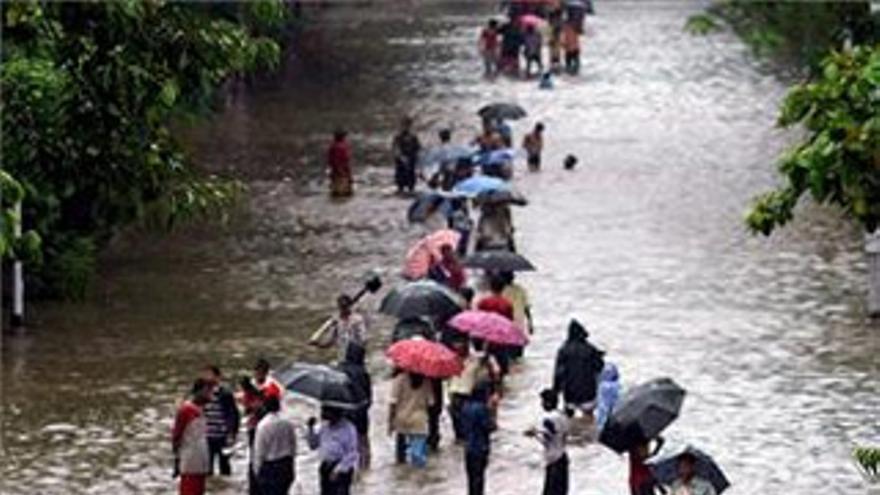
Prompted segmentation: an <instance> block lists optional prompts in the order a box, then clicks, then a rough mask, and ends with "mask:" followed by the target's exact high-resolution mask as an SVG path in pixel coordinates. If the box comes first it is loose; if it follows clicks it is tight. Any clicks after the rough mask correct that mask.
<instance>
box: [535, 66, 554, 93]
mask: <svg viewBox="0 0 880 495" xmlns="http://www.w3.org/2000/svg"><path fill="white" fill-rule="evenodd" d="M538 89H553V73H552V72H550V71H549V70H548V71H547V72H545V73H543V74H541V80H540V81H538Z"/></svg>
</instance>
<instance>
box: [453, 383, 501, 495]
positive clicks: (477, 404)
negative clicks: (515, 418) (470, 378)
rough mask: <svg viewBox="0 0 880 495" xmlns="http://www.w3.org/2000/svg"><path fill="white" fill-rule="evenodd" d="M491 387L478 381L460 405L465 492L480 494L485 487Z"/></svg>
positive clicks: (488, 450) (489, 445)
mask: <svg viewBox="0 0 880 495" xmlns="http://www.w3.org/2000/svg"><path fill="white" fill-rule="evenodd" d="M490 389H491V385H490V384H489V383H488V382H485V381H483V382H480V383H477V384H476V385H475V386H474V389H473V391H472V392H471V394H470V395H469V396H468V397H467V398H466V399H465V400H464V405H463V406H462V408H461V429H462V433H463V436H464V465H465V472H466V473H467V480H468V495H483V493H485V489H486V467H488V465H489V452H490V450H491V448H490V447H491V438H490V436H491V434H492V431H494V430H495V424H494V422H493V420H492V414H491V412H490V411H489V406H488V404H487V401H488V399H489V392H490Z"/></svg>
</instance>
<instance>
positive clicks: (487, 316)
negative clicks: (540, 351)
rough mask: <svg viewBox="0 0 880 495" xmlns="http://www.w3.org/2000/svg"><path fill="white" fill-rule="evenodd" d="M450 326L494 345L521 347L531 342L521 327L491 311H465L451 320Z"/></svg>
mask: <svg viewBox="0 0 880 495" xmlns="http://www.w3.org/2000/svg"><path fill="white" fill-rule="evenodd" d="M449 326H451V327H452V328H455V329H456V330H459V331H461V332H464V333H466V334H468V335H470V336H471V337H473V338H477V339H482V340H485V341H486V342H490V343H493V344H502V345H517V346H520V345H526V344H527V343H528V341H529V338H528V337H526V334H525V332H523V330H522V328H520V327H519V325H517V324H516V323H514V322H512V321H510V320H508V319H507V318H505V317H503V316H501V315H499V314H496V313H491V312H489V311H463V312H461V313H459V314H457V315H455V316H453V317H452V319H451V320H449Z"/></svg>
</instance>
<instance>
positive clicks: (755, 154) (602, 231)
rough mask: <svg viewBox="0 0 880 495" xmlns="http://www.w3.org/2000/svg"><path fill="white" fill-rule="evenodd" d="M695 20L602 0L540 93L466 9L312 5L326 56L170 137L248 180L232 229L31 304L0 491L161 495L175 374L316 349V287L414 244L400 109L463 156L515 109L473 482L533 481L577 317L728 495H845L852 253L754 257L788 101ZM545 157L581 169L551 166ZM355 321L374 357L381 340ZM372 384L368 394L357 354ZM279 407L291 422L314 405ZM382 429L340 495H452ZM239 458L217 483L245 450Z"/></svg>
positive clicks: (599, 489)
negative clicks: (482, 472)
mask: <svg viewBox="0 0 880 495" xmlns="http://www.w3.org/2000/svg"><path fill="white" fill-rule="evenodd" d="M697 8H699V5H693V6H692V5H688V4H687V3H686V2H668V3H663V2H659V3H658V2H645V3H642V2H604V3H603V2H600V3H599V13H600V15H599V16H597V17H595V18H591V19H590V20H589V30H590V34H589V36H588V38H587V39H586V45H585V47H584V60H583V66H584V74H583V75H582V76H581V77H580V78H578V79H568V78H562V79H560V80H559V81H557V86H556V89H554V90H553V91H539V90H538V89H537V87H536V84H532V83H524V82H519V81H507V80H499V81H496V82H486V81H482V80H481V79H480V78H479V62H478V60H477V59H476V56H475V53H474V45H475V43H474V39H475V33H476V30H477V29H478V27H479V25H480V24H481V23H482V21H483V19H484V17H485V15H487V14H488V10H486V11H480V12H478V11H479V10H480V9H478V8H477V7H475V6H472V5H463V6H460V7H455V6H435V7H423V8H418V7H413V6H407V7H406V8H401V9H398V10H400V11H399V12H395V13H393V14H389V13H387V12H382V11H379V10H372V11H363V10H361V11H358V12H356V13H352V12H351V11H347V10H345V9H340V10H335V11H327V12H326V13H325V14H323V19H322V20H321V21H320V29H315V30H313V31H311V32H308V33H305V34H303V36H302V38H301V42H302V43H303V44H304V46H308V47H315V46H318V47H322V49H323V50H325V52H324V53H329V56H327V57H326V58H317V57H315V56H314V55H309V53H307V52H300V53H296V54H294V55H293V57H292V62H291V64H289V68H288V69H286V70H285V74H284V77H282V78H280V80H279V81H276V82H275V83H271V84H268V87H264V88H261V89H260V90H259V91H255V92H253V93H252V94H250V95H243V96H242V97H241V98H240V99H239V100H237V101H236V102H235V103H234V104H233V105H232V106H231V107H230V108H229V109H228V111H227V112H225V113H224V114H223V115H222V116H220V117H218V118H217V119H215V120H214V121H213V122H210V123H208V124H206V126H205V128H203V129H201V130H199V131H198V132H195V133H194V136H193V137H192V139H191V141H192V143H193V149H194V150H195V152H196V154H197V156H198V157H199V160H200V161H201V162H203V163H204V164H205V165H206V166H207V167H209V168H212V169H214V170H219V171H234V172H235V173H237V174H239V175H241V176H244V177H248V178H249V181H250V183H251V193H252V195H251V200H250V202H249V205H248V208H247V210H248V212H246V213H245V215H244V217H243V218H241V219H239V220H238V221H236V222H235V223H234V224H233V225H232V226H230V227H229V228H228V229H212V228H203V229H200V230H198V231H190V232H186V233H182V234H180V235H176V236H173V237H172V238H165V239H153V238H146V239H139V240H138V242H136V243H134V242H131V241H128V242H122V243H120V245H119V246H116V248H115V249H114V250H113V252H112V253H111V255H110V260H109V263H108V268H107V270H106V273H105V274H104V282H103V283H102V285H101V290H100V293H99V295H98V296H97V297H96V298H95V300H94V301H92V302H91V303H89V304H86V305H83V306H52V307H43V308H40V313H39V314H38V315H36V318H37V319H38V320H39V325H37V327H36V328H35V329H34V330H33V331H32V332H31V333H30V334H29V335H28V336H26V337H16V338H12V339H7V340H6V342H5V348H4V350H3V352H4V354H3V367H2V371H3V390H2V393H3V417H2V427H3V447H4V452H3V456H4V461H3V467H2V469H3V471H2V479H3V483H4V485H3V493H15V494H18V493H40V494H72V493H100V494H106V493H170V492H171V491H172V490H173V485H172V482H171V479H170V469H169V467H170V466H169V461H168V458H169V456H168V450H169V447H168V445H167V434H168V428H169V422H170V416H171V414H172V412H173V407H174V403H175V401H176V400H177V399H178V398H179V396H180V395H181V393H182V391H183V390H184V389H185V384H186V382H187V381H188V379H189V377H191V376H192V374H193V372H194V370H196V369H198V367H199V366H200V365H202V364H203V363H205V362H208V361H211V362H217V363H218V364H220V365H221V366H222V367H223V368H224V369H226V370H227V374H229V375H234V374H238V373H240V372H244V371H245V370H246V369H247V368H248V367H249V365H250V363H251V362H252V361H253V360H254V358H255V357H256V356H258V355H265V356H268V357H270V358H271V359H273V360H274V361H275V362H279V363H280V362H283V361H287V360H291V359H304V360H316V359H322V358H326V357H327V356H326V355H321V354H320V353H318V352H317V351H313V350H310V349H308V348H306V347H304V346H303V345H302V342H303V341H304V336H305V335H307V333H308V332H310V331H311V330H312V329H313V328H314V327H315V325H316V324H317V323H318V322H319V321H320V320H321V318H322V316H323V315H325V314H326V312H327V311H329V309H330V308H331V306H332V300H333V297H334V295H335V294H336V293H337V291H338V290H340V288H343V289H346V290H355V289H356V288H357V287H358V285H359V284H360V277H362V275H363V274H364V273H366V272H367V271H369V270H371V269H379V270H381V271H383V273H385V274H386V276H387V277H389V278H393V276H394V274H395V273H396V271H397V270H398V267H399V263H400V260H401V257H402V253H403V252H404V251H405V249H406V247H407V245H408V244H409V243H410V242H411V241H412V240H413V239H415V238H417V237H418V236H419V235H420V234H421V232H420V230H419V228H418V227H412V226H409V225H407V224H406V223H405V221H404V215H403V209H404V207H405V205H406V203H405V202H403V201H402V200H400V199H397V198H395V197H393V196H392V195H390V194H389V191H388V185H389V184H390V182H391V170H390V168H389V167H388V166H387V157H386V155H385V152H386V149H387V146H388V143H389V140H390V135H391V132H392V131H393V128H394V126H395V123H396V122H397V120H398V118H399V117H400V116H401V115H403V114H404V113H412V114H416V115H417V116H418V121H419V124H420V126H421V129H422V130H423V131H424V132H423V140H430V139H432V138H433V131H434V130H436V129H437V128H438V127H440V126H445V125H451V126H453V127H454V128H455V129H456V133H457V135H458V137H460V138H462V139H464V138H466V137H467V136H469V135H470V133H472V132H474V131H475V126H476V122H475V119H474V115H473V113H474V111H475V109H476V108H478V107H479V105H480V104H482V103H485V102H487V101H490V100H512V101H516V102H518V103H520V104H522V105H523V106H524V107H526V108H527V109H528V110H529V111H530V117H529V118H528V119H525V121H523V122H519V123H517V124H516V131H517V132H518V134H520V135H521V133H522V132H523V131H524V130H525V129H526V128H527V127H530V126H531V124H532V122H533V119H532V117H534V118H535V119H541V120H542V121H543V122H544V123H545V124H546V126H547V129H548V131H547V137H546V142H547V149H548V151H547V156H546V158H545V163H546V165H545V170H544V171H543V172H542V173H541V174H535V175H528V174H526V173H521V174H519V177H518V178H517V182H518V186H519V187H520V188H522V189H523V190H525V191H527V192H528V194H529V196H530V198H531V200H532V203H531V205H530V206H529V207H528V208H525V209H521V210H517V211H516V212H515V222H516V225H517V228H518V237H519V243H520V246H521V249H522V251H523V252H524V253H526V254H527V255H528V256H529V257H530V258H531V259H532V260H533V261H534V262H535V263H536V264H537V265H538V266H539V267H540V271H539V272H538V273H535V274H529V275H527V276H524V277H523V280H524V282H525V284H526V285H527V286H528V288H529V289H530V290H531V292H532V296H533V299H534V301H533V302H534V312H535V315H536V318H537V324H538V333H537V335H536V337H535V339H534V343H533V344H532V345H531V346H530V348H529V350H528V358H527V359H526V361H525V362H524V364H523V365H522V366H521V367H520V369H518V370H517V371H516V372H515V374H514V376H513V377H512V379H511V383H510V394H509V398H508V399H507V400H506V401H505V403H504V404H503V409H502V411H501V417H500V421H501V431H500V432H499V433H498V434H497V435H496V437H495V445H494V446H493V448H494V451H493V454H492V455H493V457H492V463H491V471H490V475H489V487H490V489H491V490H493V491H496V492H497V493H505V494H527V493H536V492H537V491H538V490H539V486H540V483H541V478H542V467H541V460H540V453H539V449H538V447H537V445H535V444H533V443H532V441H530V440H529V439H526V438H524V437H522V436H521V435H520V434H519V432H520V431H522V430H524V429H525V428H526V427H527V426H529V423H530V421H532V420H533V418H534V417H535V416H536V415H537V414H538V410H537V402H536V397H535V394H536V392H537V390H538V389H539V388H540V387H542V386H543V385H544V384H545V383H547V381H548V380H549V375H550V370H551V365H552V360H553V355H554V353H555V349H556V347H557V345H558V344H559V341H560V340H561V339H562V337H563V335H564V331H563V329H564V325H565V323H566V321H567V319H568V318H569V317H570V316H571V315H578V316H580V317H581V318H582V319H583V320H584V321H586V322H587V323H588V326H589V327H590V329H591V332H592V334H593V335H594V339H595V340H596V341H597V342H598V344H600V345H601V346H602V347H604V348H605V349H607V351H608V353H609V356H610V359H613V360H614V361H615V362H616V363H617V364H618V365H619V366H620V368H621V371H622V374H623V377H624V380H625V382H627V383H633V382H637V381H641V380H645V379H648V378H651V377H654V376H657V375H670V376H673V377H675V378H676V380H677V381H679V382H680V383H682V384H683V385H684V386H685V387H686V388H688V390H689V391H690V394H689V396H688V399H687V401H686V403H685V412H684V415H683V417H682V418H681V419H680V420H679V421H678V422H677V423H676V425H675V426H674V427H673V428H672V430H671V431H670V432H669V437H670V438H675V439H683V440H688V441H692V442H694V443H698V444H700V445H701V446H703V447H704V448H705V449H706V450H707V451H709V452H712V453H714V454H715V455H716V456H717V457H718V458H719V460H720V461H721V462H722V463H723V465H724V466H725V468H726V469H727V471H728V474H729V477H730V478H731V480H733V482H734V487H733V489H732V490H731V491H730V493H731V494H734V495H735V494H752V493H864V492H865V489H864V488H862V485H861V481H860V479H859V477H858V475H857V474H856V473H855V471H854V470H853V469H852V468H851V466H850V464H849V461H848V453H849V450H850V448H851V446H852V444H853V443H854V442H857V441H865V440H869V439H872V438H873V439H874V440H876V439H877V438H878V435H880V426H878V424H877V421H876V419H877V411H878V410H880V393H878V392H880V380H878V375H880V362H878V359H877V356H878V355H880V337H878V333H877V329H876V327H871V326H869V325H868V324H867V323H865V321H864V318H863V314H864V312H863V308H862V292H863V290H864V287H863V283H864V281H863V278H864V266H863V262H862V256H861V253H860V251H859V239H858V236H857V235H856V233H855V232H854V231H852V230H851V229H850V228H848V227H847V226H845V225H842V224H841V223H840V221H839V220H838V219H837V218H836V217H835V216H834V215H833V214H829V213H827V212H821V211H816V210H815V209H811V208H806V209H805V215H804V216H805V217H808V218H809V223H808V222H806V221H799V222H795V224H794V225H792V226H791V227H790V228H789V229H787V230H786V231H784V232H782V233H781V234H780V235H778V236H776V237H774V238H773V239H770V240H763V239H754V238H752V237H751V236H749V235H748V234H747V233H746V232H745V231H744V228H743V227H742V222H741V217H742V213H743V210H744V208H745V205H746V204H747V201H748V199H749V197H750V196H751V195H752V194H753V193H754V192H755V191H758V190H761V189H763V188H766V187H768V186H770V185H771V184H772V181H773V175H772V174H773V173H772V167H771V162H772V160H773V157H774V156H776V155H777V153H778V152H779V150H780V149H781V148H782V147H783V146H784V144H785V136H782V135H780V134H778V133H777V132H776V131H774V130H773V129H772V122H773V119H774V116H775V107H776V104H777V103H778V101H779V99H780V98H781V96H782V94H783V91H784V87H783V85H781V84H780V83H779V82H777V81H776V80H775V79H774V78H773V77H771V76H769V75H765V74H762V73H761V72H760V71H759V69H758V68H757V67H756V66H755V65H754V64H753V63H752V62H751V61H750V59H749V57H748V54H747V51H746V50H745V48H744V47H743V46H742V45H741V44H740V43H739V42H738V41H736V40H735V39H734V38H732V37H731V36H729V35H719V36H713V37H708V38H692V37H689V36H687V35H685V34H683V33H682V30H681V26H682V25H683V22H684V20H685V19H686V17H687V16H688V15H689V14H690V13H692V12H693V11H694V10H695V9H697ZM367 13H369V15H366V14H367ZM415 14H419V15H415ZM389 16H390V17H391V18H393V22H391V21H389V20H388V18H389ZM353 19H355V21H353ZM337 125H344V126H346V127H348V128H349V129H350V130H351V136H352V139H353V141H354V143H355V148H356V150H355V154H356V159H357V165H356V166H357V169H358V177H357V179H358V184H357V187H358V192H357V195H356V197H355V198H353V199H352V200H350V201H347V202H341V203H336V202H331V201H330V200H329V199H328V198H327V197H326V195H325V189H324V185H323V183H322V182H321V180H320V178H321V165H322V156H323V155H322V151H323V149H324V146H325V144H326V140H327V138H328V135H329V131H330V130H331V129H332V128H333V127H335V126H337ZM568 153H574V154H575V155H577V156H578V157H580V159H581V163H580V165H579V168H578V169H577V170H576V171H574V172H570V173H569V172H564V171H563V170H562V168H561V162H562V157H563V156H565V154H568ZM373 323H374V329H375V332H376V334H377V336H378V337H379V338H377V339H376V340H377V342H376V347H377V349H378V348H379V347H380V346H381V343H380V342H378V340H381V339H383V338H385V337H386V336H385V335H384V334H386V333H388V331H389V322H387V321H385V320H383V319H381V318H379V317H378V316H377V317H375V318H374V321H373ZM371 366H372V367H373V369H374V373H375V374H376V376H377V378H379V379H378V380H377V381H379V382H380V385H379V390H378V391H377V395H378V396H380V397H382V396H384V395H385V394H386V392H387V385H385V384H384V383H382V382H383V380H382V379H381V378H382V377H384V376H385V375H386V374H387V368H386V365H385V363H384V362H383V360H382V358H381V354H379V353H378V352H376V353H375V354H374V356H373V358H372V364H371ZM290 406H291V408H292V411H293V413H295V414H296V417H297V418H298V419H302V418H304V417H305V415H306V414H307V413H308V412H309V411H308V408H307V407H305V406H302V405H300V404H291V405H290ZM384 415H385V405H384V403H383V402H382V401H380V402H379V404H377V406H376V407H375V408H374V430H373V431H374V433H373V436H374V438H373V445H374V450H375V454H376V459H375V463H374V468H373V469H372V470H371V471H370V472H369V473H366V474H365V476H364V477H363V479H362V482H361V484H360V486H359V488H358V491H359V493H364V494H379V493H400V494H404V493H412V490H413V487H415V486H422V487H426V488H427V489H430V490H431V491H432V493H448V494H457V493H462V489H463V486H464V479H463V468H462V466H461V463H462V460H461V455H460V452H458V449H457V448H456V447H454V446H452V445H449V444H448V443H447V444H445V445H444V447H443V454H442V455H441V456H439V457H436V458H434V459H433V460H432V463H431V466H430V467H429V468H428V469H427V470H426V471H424V472H418V473H415V472H412V471H410V470H408V469H405V468H398V467H395V466H393V462H392V455H391V451H392V447H391V441H390V440H389V439H386V438H385V437H384V435H382V432H383V431H384V425H383V424H382V422H383V419H384ZM571 455H572V463H573V466H574V467H573V472H572V476H573V483H574V486H575V487H576V489H577V492H578V493H583V494H600V493H601V494H609V493H624V492H625V479H626V466H625V462H624V460H623V459H622V458H619V457H617V456H615V455H613V454H611V453H609V452H608V451H606V450H605V449H602V448H599V447H595V446H593V447H587V448H583V447H576V448H573V449H572V452H571ZM236 460H237V466H236V467H237V469H238V473H239V474H240V473H242V471H243V469H244V465H243V463H244V453H243V452H240V453H239V455H238V456H237V458H236ZM313 467H314V459H313V458H312V456H311V455H310V454H306V453H303V455H302V462H301V468H300V469H299V473H300V481H299V484H300V489H301V490H302V493H314V487H315V483H316V480H315V473H314V469H313ZM242 489H243V480H242V476H240V475H239V476H236V477H234V478H233V479H231V480H212V485H211V492H213V493H229V494H232V493H242Z"/></svg>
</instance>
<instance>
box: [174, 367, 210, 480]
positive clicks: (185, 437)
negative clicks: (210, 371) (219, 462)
mask: <svg viewBox="0 0 880 495" xmlns="http://www.w3.org/2000/svg"><path fill="white" fill-rule="evenodd" d="M210 400H211V384H210V383H209V382H207V381H205V380H202V379H201V378H200V379H198V380H196V381H195V383H194V384H193V386H192V389H191V391H190V396H189V398H188V399H187V400H185V401H183V403H181V404H180V406H179V407H178V408H177V414H176V415H175V417H174V427H173V428H172V430H171V448H172V451H173V452H174V459H175V463H176V464H175V474H176V475H178V474H179V475H180V486H179V489H180V492H179V493H180V495H203V494H204V493H205V480H206V478H207V476H208V471H209V470H210V462H211V457H210V454H209V452H208V437H207V427H208V423H207V418H206V417H205V414H204V407H205V404H207V403H208V402H209V401H210Z"/></svg>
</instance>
